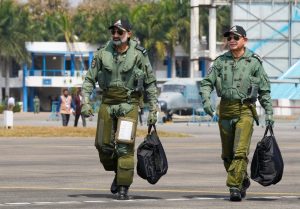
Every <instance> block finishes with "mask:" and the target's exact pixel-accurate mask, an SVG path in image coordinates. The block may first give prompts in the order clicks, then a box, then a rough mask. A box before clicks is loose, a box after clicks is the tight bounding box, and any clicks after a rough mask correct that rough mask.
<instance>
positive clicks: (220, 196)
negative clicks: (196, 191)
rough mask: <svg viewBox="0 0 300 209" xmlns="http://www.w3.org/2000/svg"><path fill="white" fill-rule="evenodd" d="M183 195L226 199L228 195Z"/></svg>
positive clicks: (190, 197)
mask: <svg viewBox="0 0 300 209" xmlns="http://www.w3.org/2000/svg"><path fill="white" fill-rule="evenodd" d="M183 197H185V198H188V199H196V198H211V199H228V196H224V195H187V196H183Z"/></svg>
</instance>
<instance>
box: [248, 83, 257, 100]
mask: <svg viewBox="0 0 300 209" xmlns="http://www.w3.org/2000/svg"><path fill="white" fill-rule="evenodd" d="M249 92H250V93H249V98H250V100H251V101H252V102H255V101H256V98H257V94H258V85H256V84H251V86H250V89H249Z"/></svg>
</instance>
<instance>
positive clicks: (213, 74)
mask: <svg viewBox="0 0 300 209" xmlns="http://www.w3.org/2000/svg"><path fill="white" fill-rule="evenodd" d="M217 66H218V61H215V62H214V63H213V65H212V66H211V67H210V68H209V70H208V73H207V76H206V77H205V78H204V79H203V80H202V81H201V82H200V92H199V94H200V95H201V97H202V102H203V103H204V102H205V101H210V94H211V92H212V91H213V90H214V86H215V83H216V78H217V73H218V68H217Z"/></svg>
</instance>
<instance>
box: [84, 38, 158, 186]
mask: <svg viewBox="0 0 300 209" xmlns="http://www.w3.org/2000/svg"><path fill="white" fill-rule="evenodd" d="M141 81H142V82H141ZM97 82H98V84H99V87H100V88H101V89H102V90H103V95H102V103H101V106H100V109H99V114H98V123H97V133H96V139H95V146H96V148H97V150H98V152H99V157H100V161H101V163H102V165H103V167H104V169H105V170H107V171H114V172H115V173H116V174H117V185H122V186H130V185H131V183H132V181H133V173H134V143H133V144H123V143H120V142H116V141H115V133H116V129H117V122H118V118H119V117H127V118H130V119H133V120H134V121H135V127H136V125H137V120H138V105H139V101H140V98H141V96H142V95H143V94H144V92H146V95H147V99H148V102H149V108H150V111H152V110H155V108H156V103H157V88H156V79H155V76H154V73H153V71H152V67H151V64H150V62H149V58H148V55H147V52H146V50H145V49H144V48H142V47H140V46H139V45H137V42H136V41H133V40H130V41H129V48H128V50H127V51H126V52H124V53H122V54H118V53H117V52H116V51H115V49H114V46H113V43H112V41H110V42H108V44H107V45H106V46H105V47H104V48H101V49H99V50H98V51H97V52H96V53H95V55H94V58H93V61H92V65H91V68H90V69H89V71H88V72H87V74H86V77H85V80H84V83H83V86H82V93H83V97H84V102H85V103H89V96H90V95H91V93H92V90H93V89H94V88H95V84H96V83H97ZM141 84H142V85H141Z"/></svg>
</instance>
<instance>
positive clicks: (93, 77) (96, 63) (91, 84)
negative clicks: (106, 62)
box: [82, 53, 101, 103]
mask: <svg viewBox="0 0 300 209" xmlns="http://www.w3.org/2000/svg"><path fill="white" fill-rule="evenodd" d="M100 70H101V59H100V56H99V54H98V53H96V54H95V56H94V58H93V61H92V64H91V67H90V68H89V70H88V72H87V73H86V76H85V79H84V81H83V84H82V96H83V98H84V99H83V102H84V103H89V98H90V95H91V94H92V91H93V90H94V89H95V87H96V83H97V82H98V77H97V75H98V72H99V71H100Z"/></svg>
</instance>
